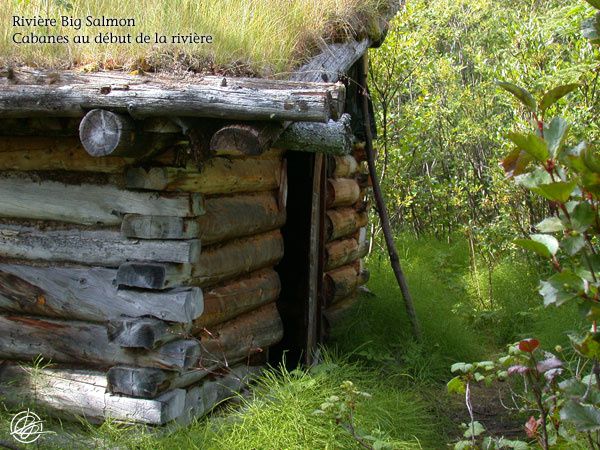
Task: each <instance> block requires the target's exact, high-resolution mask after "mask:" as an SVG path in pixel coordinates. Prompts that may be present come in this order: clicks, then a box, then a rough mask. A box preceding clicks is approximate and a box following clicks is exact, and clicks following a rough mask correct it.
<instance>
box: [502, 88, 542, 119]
mask: <svg viewBox="0 0 600 450" xmlns="http://www.w3.org/2000/svg"><path fill="white" fill-rule="evenodd" d="M498 86H500V87H501V88H502V89H504V90H505V91H508V92H510V93H511V94H512V95H514V96H515V97H516V98H517V100H519V101H520V102H521V103H522V104H523V105H524V106H525V107H526V108H527V109H529V111H531V112H532V113H535V112H536V109H537V108H536V104H535V99H534V98H533V95H531V93H530V92H529V91H528V90H527V89H523V88H522V87H519V86H517V85H515V84H512V83H508V82H506V81H499V82H498Z"/></svg>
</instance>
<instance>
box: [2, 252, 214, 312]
mask: <svg viewBox="0 0 600 450" xmlns="http://www.w3.org/2000/svg"><path fill="white" fill-rule="evenodd" d="M116 277H117V271H116V270H111V269H104V268H96V267H94V268H74V267H32V266H23V265H14V264H0V310H4V311H10V312H13V313H25V314H30V315H38V316H46V317H55V318H63V319H71V320H82V321H88V322H106V321H108V320H114V319H117V318H119V317H122V316H126V317H144V316H147V317H156V318H158V319H162V320H166V321H170V322H177V323H190V322H192V321H193V320H194V319H196V318H198V317H200V315H201V314H202V311H203V307H204V306H203V299H202V291H201V289H199V288H180V289H174V290H167V291H163V292H150V291H139V290H128V289H118V288H117V286H116V283H115V278H116Z"/></svg>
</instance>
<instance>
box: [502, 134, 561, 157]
mask: <svg viewBox="0 0 600 450" xmlns="http://www.w3.org/2000/svg"><path fill="white" fill-rule="evenodd" d="M506 137H507V138H508V139H510V140H511V141H512V142H513V143H514V144H515V145H516V146H517V147H518V148H520V149H521V150H523V151H524V152H527V153H528V154H529V155H530V156H531V157H532V158H534V159H537V160H538V161H540V162H546V160H547V159H548V158H549V156H550V152H549V151H548V143H547V142H546V141H545V140H543V139H542V138H541V137H539V136H538V135H537V134H533V133H529V134H524V133H516V132H511V133H508V134H507V135H506Z"/></svg>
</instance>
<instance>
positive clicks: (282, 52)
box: [0, 0, 387, 75]
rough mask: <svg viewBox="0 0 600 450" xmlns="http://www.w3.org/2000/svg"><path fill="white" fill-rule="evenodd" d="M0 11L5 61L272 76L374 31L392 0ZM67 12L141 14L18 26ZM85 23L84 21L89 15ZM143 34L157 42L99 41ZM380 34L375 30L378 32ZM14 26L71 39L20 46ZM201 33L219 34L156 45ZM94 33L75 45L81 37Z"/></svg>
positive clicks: (124, 3) (229, 0)
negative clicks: (120, 21) (114, 23)
mask: <svg viewBox="0 0 600 450" xmlns="http://www.w3.org/2000/svg"><path fill="white" fill-rule="evenodd" d="M4 2H5V3H7V4H6V5H3V6H4V7H3V8H1V9H0V24H2V27H0V66H2V65H3V64H27V65H32V66H45V67H71V66H81V65H87V64H93V65H96V64H97V65H98V66H99V67H104V68H109V69H114V68H121V67H124V68H137V67H146V66H148V65H150V66H152V67H156V68H162V69H173V68H181V69H188V68H194V69H207V70H211V69H215V68H217V69H220V70H230V71H233V72H248V71H249V72H252V73H256V74H259V75H273V74H276V73H280V72H285V71H289V70H290V69H291V68H292V67H293V66H294V65H295V64H297V63H298V62H299V60H301V59H302V58H304V57H305V56H307V54H309V53H311V52H313V51H314V49H315V47H316V46H317V45H318V43H319V42H320V41H321V40H323V39H327V40H331V39H339V38H341V37H343V36H349V35H355V34H364V33H368V32H369V27H371V28H372V26H370V25H369V24H370V23H374V21H373V20H372V19H373V18H375V17H377V15H378V14H379V12H378V10H379V9H380V8H381V7H383V6H384V5H387V1H384V0H261V1H255V0H202V1H198V0H95V1H84V0H68V1H67V0H4ZM13 15H17V16H26V17H32V16H42V17H51V18H60V16H62V15H66V16H70V17H74V18H83V19H85V18H86V17H87V16H90V15H91V16H94V17H101V16H106V17H109V18H130V17H132V18H134V19H135V20H136V26H135V28H129V29H126V28H112V29H108V28H94V27H83V28H82V29H81V30H75V29H73V28H70V27H61V26H60V21H59V24H58V26H56V27H50V28H49V29H46V28H45V27H42V28H30V27H26V28H19V29H14V28H13V27H12V26H11V25H12V16H13ZM84 23H85V20H84ZM100 31H102V32H109V31H112V32H113V33H114V34H121V35H122V34H127V33H133V35H134V37H135V36H136V35H137V34H139V33H141V32H143V33H145V34H149V35H151V36H152V43H150V44H135V43H133V44H120V45H119V44H96V43H94V37H95V36H96V35H97V34H98V32H100ZM371 31H373V32H374V30H371ZM15 32H22V33H26V34H27V33H29V32H35V33H36V34H38V35H39V34H53V35H65V36H68V37H69V44H56V45H27V44H20V45H16V44H15V43H13V41H12V36H13V34H14V33H15ZM193 32H196V33H198V34H199V35H212V36H213V37H214V41H213V43H212V44H209V45H207V44H197V45H191V44H179V45H175V44H171V43H167V44H154V43H153V42H154V33H159V34H162V35H166V36H169V37H170V36H171V35H175V34H188V33H193ZM77 34H79V35H85V36H90V37H91V43H90V44H74V43H73V38H74V36H75V35H77Z"/></svg>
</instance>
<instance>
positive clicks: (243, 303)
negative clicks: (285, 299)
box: [193, 269, 281, 333]
mask: <svg viewBox="0 0 600 450" xmlns="http://www.w3.org/2000/svg"><path fill="white" fill-rule="evenodd" d="M280 291H281V282H280V280H279V275H278V274H277V272H275V271H274V270H273V269H264V270H260V271H258V272H254V273H252V274H250V275H249V276H246V277H243V278H241V279H237V280H234V281H231V282H228V283H226V284H223V285H219V286H215V287H212V288H209V289H206V293H205V298H204V313H203V314H202V316H200V317H198V318H197V319H196V320H195V321H194V327H193V332H194V333H198V332H200V331H201V330H202V329H203V328H206V327H211V326H213V325H216V324H218V323H222V322H226V321H228V320H230V319H233V318H235V317H237V316H239V315H240V314H243V313H246V312H248V311H251V310H253V309H256V308H258V307H259V306H262V305H264V304H266V303H271V302H274V301H275V300H277V298H278V297H279V293H280Z"/></svg>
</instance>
